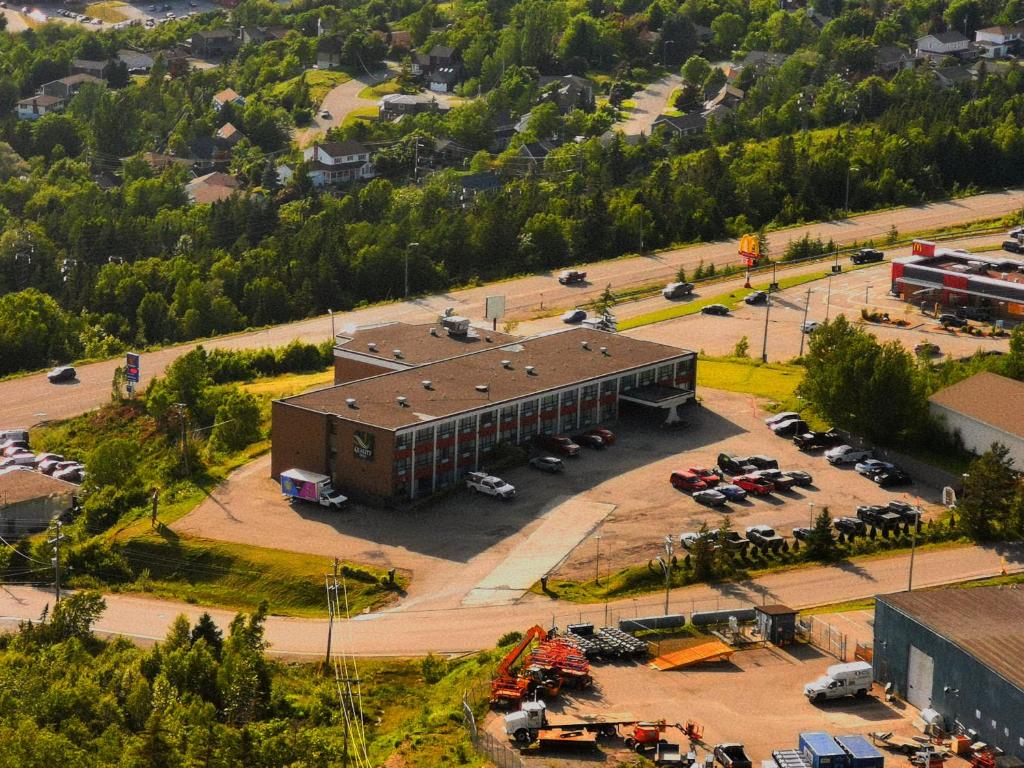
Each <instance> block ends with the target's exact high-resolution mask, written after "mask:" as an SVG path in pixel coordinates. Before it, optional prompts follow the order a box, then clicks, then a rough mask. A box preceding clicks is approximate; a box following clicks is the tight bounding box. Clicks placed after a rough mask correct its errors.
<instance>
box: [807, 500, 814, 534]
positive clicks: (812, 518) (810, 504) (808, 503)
mask: <svg viewBox="0 0 1024 768" xmlns="http://www.w3.org/2000/svg"><path fill="white" fill-rule="evenodd" d="M807 507H808V508H809V509H810V510H811V513H810V514H811V517H810V520H811V524H810V526H809V527H811V528H813V527H814V502H813V501H809V502H807Z"/></svg>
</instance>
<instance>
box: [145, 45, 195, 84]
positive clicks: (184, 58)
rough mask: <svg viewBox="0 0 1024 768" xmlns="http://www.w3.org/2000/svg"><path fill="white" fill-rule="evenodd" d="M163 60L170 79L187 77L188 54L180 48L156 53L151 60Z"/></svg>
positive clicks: (189, 65)
mask: <svg viewBox="0 0 1024 768" xmlns="http://www.w3.org/2000/svg"><path fill="white" fill-rule="evenodd" d="M157 57H161V58H163V60H164V62H165V63H166V64H167V74H169V75H170V76H171V77H182V76H183V75H187V74H188V71H189V69H190V68H191V66H192V65H191V64H190V63H189V60H188V54H187V53H185V51H183V50H181V49H180V48H168V49H165V50H162V51H157V52H156V54H154V56H153V58H154V59H156V58H157Z"/></svg>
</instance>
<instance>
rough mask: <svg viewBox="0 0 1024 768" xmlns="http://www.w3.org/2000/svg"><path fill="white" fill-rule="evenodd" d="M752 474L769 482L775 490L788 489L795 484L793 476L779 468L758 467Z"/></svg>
mask: <svg viewBox="0 0 1024 768" xmlns="http://www.w3.org/2000/svg"><path fill="white" fill-rule="evenodd" d="M753 474H754V476H755V477H760V478H761V479H762V480H766V481H767V482H769V483H771V484H772V486H773V487H774V488H775V490H776V491H788V490H789V489H790V488H792V487H793V486H794V485H796V484H797V482H796V478H795V477H791V476H790V475H788V474H787V473H785V472H783V471H782V470H780V469H759V470H757V472H754V473H753Z"/></svg>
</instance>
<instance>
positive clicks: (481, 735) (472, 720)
mask: <svg viewBox="0 0 1024 768" xmlns="http://www.w3.org/2000/svg"><path fill="white" fill-rule="evenodd" d="M489 700H490V686H489V684H485V683H481V684H478V685H475V686H473V687H472V688H469V689H468V690H467V691H465V693H463V695H462V720H463V723H464V724H465V726H466V735H467V736H469V740H470V741H471V742H472V743H473V748H474V749H475V750H476V751H477V752H479V753H480V754H482V755H485V756H486V757H487V759H488V760H490V761H491V762H492V763H494V765H495V766H497V768H525V765H526V764H525V763H524V762H523V759H522V758H521V757H520V756H519V752H518V751H517V750H515V749H514V748H512V747H511V746H509V744H508V742H507V741H505V740H502V739H498V738H496V737H494V736H492V735H491V734H489V733H487V731H485V730H481V729H480V728H479V726H478V724H477V720H476V714H475V713H476V712H478V711H480V707H481V705H482V704H483V703H484V702H485V701H489Z"/></svg>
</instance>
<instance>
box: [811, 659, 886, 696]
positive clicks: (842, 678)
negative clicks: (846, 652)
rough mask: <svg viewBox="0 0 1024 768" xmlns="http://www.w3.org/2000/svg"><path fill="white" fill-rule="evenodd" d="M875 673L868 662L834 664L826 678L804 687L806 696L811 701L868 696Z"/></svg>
mask: <svg viewBox="0 0 1024 768" xmlns="http://www.w3.org/2000/svg"><path fill="white" fill-rule="evenodd" d="M872 677H873V673H872V670H871V665H870V664H868V663H867V662H866V661H851V662H849V663H847V664H833V665H832V666H831V667H829V668H828V669H827V670H825V676H824V677H819V678H818V679H817V680H815V681H814V682H813V683H808V684H807V685H805V686H804V696H806V697H807V698H808V699H810V700H811V701H825V700H826V699H838V698H841V697H843V696H867V695H868V691H870V690H871V678H872Z"/></svg>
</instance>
